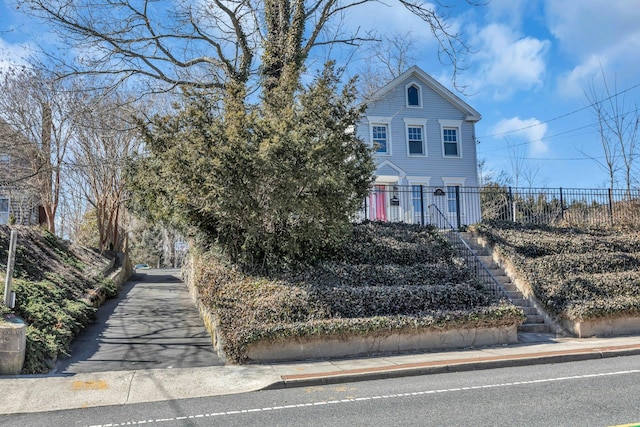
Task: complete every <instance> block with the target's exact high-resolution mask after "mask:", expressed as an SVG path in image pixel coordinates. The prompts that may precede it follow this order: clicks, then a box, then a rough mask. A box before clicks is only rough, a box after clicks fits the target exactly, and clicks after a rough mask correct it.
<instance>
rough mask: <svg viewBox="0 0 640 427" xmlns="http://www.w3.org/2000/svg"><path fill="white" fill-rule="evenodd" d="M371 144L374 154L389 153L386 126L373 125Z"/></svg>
mask: <svg viewBox="0 0 640 427" xmlns="http://www.w3.org/2000/svg"><path fill="white" fill-rule="evenodd" d="M372 132H373V143H374V144H375V147H376V153H388V152H389V140H388V139H387V134H388V129H387V125H373V129H372Z"/></svg>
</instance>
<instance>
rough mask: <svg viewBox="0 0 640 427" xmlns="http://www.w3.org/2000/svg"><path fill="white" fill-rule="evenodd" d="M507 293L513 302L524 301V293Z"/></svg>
mask: <svg viewBox="0 0 640 427" xmlns="http://www.w3.org/2000/svg"><path fill="white" fill-rule="evenodd" d="M506 292H507V296H508V297H509V299H510V300H511V301H515V300H521V299H524V298H523V297H522V292H520V291H518V290H516V291H506Z"/></svg>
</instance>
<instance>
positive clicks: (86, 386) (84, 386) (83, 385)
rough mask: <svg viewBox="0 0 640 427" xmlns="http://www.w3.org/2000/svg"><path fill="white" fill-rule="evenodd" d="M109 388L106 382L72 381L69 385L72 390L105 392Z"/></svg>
mask: <svg viewBox="0 0 640 427" xmlns="http://www.w3.org/2000/svg"><path fill="white" fill-rule="evenodd" d="M107 388H109V386H108V385H107V382H106V381H103V380H98V381H74V382H73V383H72V384H71V389H72V390H106V389H107Z"/></svg>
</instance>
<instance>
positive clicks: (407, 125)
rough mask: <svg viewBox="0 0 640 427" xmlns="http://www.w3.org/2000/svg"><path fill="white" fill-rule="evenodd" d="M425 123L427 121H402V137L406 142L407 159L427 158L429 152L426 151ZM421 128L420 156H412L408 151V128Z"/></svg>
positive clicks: (407, 119) (408, 119) (406, 119)
mask: <svg viewBox="0 0 640 427" xmlns="http://www.w3.org/2000/svg"><path fill="white" fill-rule="evenodd" d="M427 121H428V119H411V118H405V119H404V135H405V140H406V142H407V143H406V144H405V145H406V150H407V157H429V151H428V149H427V147H428V144H427ZM410 127H421V128H422V154H412V153H411V151H410V150H409V128H410Z"/></svg>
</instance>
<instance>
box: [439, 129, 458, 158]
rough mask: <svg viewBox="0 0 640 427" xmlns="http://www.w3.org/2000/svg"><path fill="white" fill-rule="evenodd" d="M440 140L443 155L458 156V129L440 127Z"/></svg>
mask: <svg viewBox="0 0 640 427" xmlns="http://www.w3.org/2000/svg"><path fill="white" fill-rule="evenodd" d="M442 141H443V143H444V155H445V156H454V157H458V156H459V153H460V150H458V129H456V128H444V129H442Z"/></svg>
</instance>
